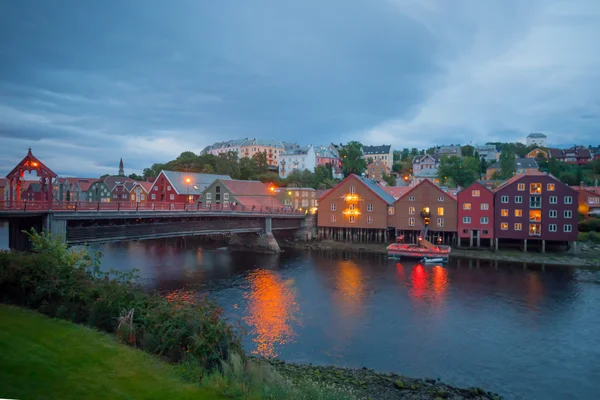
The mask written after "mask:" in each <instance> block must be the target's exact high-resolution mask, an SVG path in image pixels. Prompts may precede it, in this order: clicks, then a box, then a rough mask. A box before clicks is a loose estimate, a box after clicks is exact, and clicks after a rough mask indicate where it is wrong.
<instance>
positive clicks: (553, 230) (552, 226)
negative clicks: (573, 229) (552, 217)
mask: <svg viewBox="0 0 600 400" xmlns="http://www.w3.org/2000/svg"><path fill="white" fill-rule="evenodd" d="M548 231H549V232H556V231H557V226H556V224H550V225H548Z"/></svg>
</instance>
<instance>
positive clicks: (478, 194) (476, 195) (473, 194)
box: [471, 190, 481, 197]
mask: <svg viewBox="0 0 600 400" xmlns="http://www.w3.org/2000/svg"><path fill="white" fill-rule="evenodd" d="M471 196H473V197H479V196H481V192H480V191H479V190H473V191H472V192H471Z"/></svg>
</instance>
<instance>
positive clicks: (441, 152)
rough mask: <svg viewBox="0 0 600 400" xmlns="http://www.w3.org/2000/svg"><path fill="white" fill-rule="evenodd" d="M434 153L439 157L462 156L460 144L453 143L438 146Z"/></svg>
mask: <svg viewBox="0 0 600 400" xmlns="http://www.w3.org/2000/svg"><path fill="white" fill-rule="evenodd" d="M435 154H436V155H437V156H439V157H443V156H448V157H452V156H456V157H462V148H461V147H460V145H454V144H451V145H450V146H440V147H438V148H437V150H436V152H435Z"/></svg>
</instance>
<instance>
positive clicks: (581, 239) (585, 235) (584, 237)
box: [577, 232, 590, 242]
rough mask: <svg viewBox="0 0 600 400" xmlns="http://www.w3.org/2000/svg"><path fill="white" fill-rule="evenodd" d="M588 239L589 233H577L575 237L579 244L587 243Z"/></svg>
mask: <svg viewBox="0 0 600 400" xmlns="http://www.w3.org/2000/svg"><path fill="white" fill-rule="evenodd" d="M589 239H590V234H589V232H579V235H577V240H578V241H579V242H587V241H588V240H589Z"/></svg>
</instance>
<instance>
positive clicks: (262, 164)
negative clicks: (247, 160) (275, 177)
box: [252, 151, 269, 174]
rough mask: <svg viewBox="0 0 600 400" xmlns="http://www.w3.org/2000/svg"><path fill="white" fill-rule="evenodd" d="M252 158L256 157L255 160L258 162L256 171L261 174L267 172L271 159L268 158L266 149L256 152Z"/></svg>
mask: <svg viewBox="0 0 600 400" xmlns="http://www.w3.org/2000/svg"><path fill="white" fill-rule="evenodd" d="M252 158H253V159H254V162H255V163H256V171H257V172H258V173H259V174H264V173H265V172H267V171H269V161H268V160H267V152H266V151H263V152H260V151H259V152H258V153H254V155H253V156H252Z"/></svg>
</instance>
